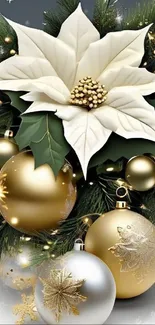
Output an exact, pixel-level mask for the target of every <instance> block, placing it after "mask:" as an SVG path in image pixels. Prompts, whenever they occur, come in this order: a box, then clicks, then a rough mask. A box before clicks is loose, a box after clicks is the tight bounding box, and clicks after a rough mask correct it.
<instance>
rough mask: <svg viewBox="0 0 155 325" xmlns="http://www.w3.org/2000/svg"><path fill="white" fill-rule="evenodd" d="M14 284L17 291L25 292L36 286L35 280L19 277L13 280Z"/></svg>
mask: <svg viewBox="0 0 155 325" xmlns="http://www.w3.org/2000/svg"><path fill="white" fill-rule="evenodd" d="M12 283H13V284H14V286H15V287H16V289H17V290H24V289H28V288H31V287H33V286H34V284H35V281H34V279H33V278H21V277H17V278H15V279H13V280H12Z"/></svg>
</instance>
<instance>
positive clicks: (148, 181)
mask: <svg viewBox="0 0 155 325" xmlns="http://www.w3.org/2000/svg"><path fill="white" fill-rule="evenodd" d="M125 178H126V181H127V182H128V183H129V184H130V185H131V186H132V187H133V189H134V190H136V191H148V190H150V189H151V188H152V187H153V186H154V185H155V163H154V162H153V160H151V159H150V158H149V157H146V156H137V157H133V158H132V159H130V160H129V162H128V163H127V166H126V171H125Z"/></svg>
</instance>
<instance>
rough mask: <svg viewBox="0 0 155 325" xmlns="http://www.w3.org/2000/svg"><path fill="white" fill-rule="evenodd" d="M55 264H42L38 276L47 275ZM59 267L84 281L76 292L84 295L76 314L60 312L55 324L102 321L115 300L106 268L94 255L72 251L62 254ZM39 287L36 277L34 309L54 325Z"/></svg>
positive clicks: (41, 287) (110, 275)
mask: <svg viewBox="0 0 155 325" xmlns="http://www.w3.org/2000/svg"><path fill="white" fill-rule="evenodd" d="M54 267H55V264H53V263H52V262H51V264H50V265H48V264H44V265H43V266H42V270H41V272H40V277H48V274H49V272H50V269H51V268H54ZM62 267H64V268H65V269H66V270H67V271H69V272H71V274H72V276H73V277H74V278H75V279H78V280H83V279H84V280H85V283H84V285H83V286H82V288H81V289H80V293H81V294H82V295H84V296H86V297H87V301H86V302H82V303H80V304H79V305H78V310H79V315H77V316H75V315H73V314H70V315H67V314H65V313H64V314H63V315H62V317H61V318H60V321H59V324H103V323H104V322H105V321H106V319H107V318H108V317H109V315H110V313H111V311H112V309H113V306H114V302H115V296H116V287H115V281H114V279H113V276H112V274H111V272H110V270H109V269H108V267H107V266H106V265H105V264H104V263H103V262H102V261H101V260H100V259H99V258H97V257H96V256H94V255H92V254H89V253H87V252H85V251H72V252H70V253H67V254H66V255H65V256H64V257H63V263H62ZM42 289H43V286H42V284H41V282H40V281H39V280H38V282H37V286H36V292H35V300H36V306H37V310H38V312H39V314H40V316H41V318H42V319H43V320H44V321H45V323H46V324H55V323H56V322H55V317H54V312H53V311H50V310H48V309H47V308H45V307H44V302H43V292H42Z"/></svg>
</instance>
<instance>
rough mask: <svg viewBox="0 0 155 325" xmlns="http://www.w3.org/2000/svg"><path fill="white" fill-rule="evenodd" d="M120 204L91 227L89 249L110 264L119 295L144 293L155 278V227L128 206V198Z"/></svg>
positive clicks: (87, 248) (126, 296)
mask: <svg viewBox="0 0 155 325" xmlns="http://www.w3.org/2000/svg"><path fill="white" fill-rule="evenodd" d="M117 207H118V209H116V210H114V211H111V212H108V213H106V214H105V215H103V216H101V217H99V218H98V219H97V221H95V223H93V225H92V226H91V227H90V228H89V229H88V233H87V235H86V239H85V249H86V251H87V252H89V253H92V254H94V255H96V256H98V257H99V258H101V259H102V260H103V262H105V263H106V264H107V265H108V267H109V268H110V270H111V271H112V273H113V276H114V278H115V282H116V287H117V298H121V299H126V298H132V297H135V296H138V295H140V294H142V293H144V292H145V291H147V290H148V289H149V288H150V287H151V286H152V285H153V284H154V282H155V273H154V270H155V227H154V226H153V225H152V223H151V222H150V221H148V220H147V219H145V218H144V217H143V216H141V215H139V214H137V213H135V212H132V211H129V210H128V209H126V205H125V202H120V203H119V204H117ZM123 207H124V208H123Z"/></svg>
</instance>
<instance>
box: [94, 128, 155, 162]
mask: <svg viewBox="0 0 155 325" xmlns="http://www.w3.org/2000/svg"><path fill="white" fill-rule="evenodd" d="M144 153H151V154H153V155H155V142H152V141H149V140H144V139H129V140H127V139H124V138H122V137H120V136H118V135H117V134H115V133H113V134H112V135H111V136H110V138H109V140H108V142H107V143H106V144H105V146H104V147H103V148H102V149H101V150H100V151H99V152H98V153H97V154H96V155H95V156H94V157H93V158H92V159H91V161H90V164H89V168H92V167H95V166H98V165H100V164H102V163H104V162H105V161H107V160H112V161H116V160H118V159H120V158H122V157H123V158H127V159H130V158H132V157H133V156H137V155H142V154H144Z"/></svg>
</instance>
